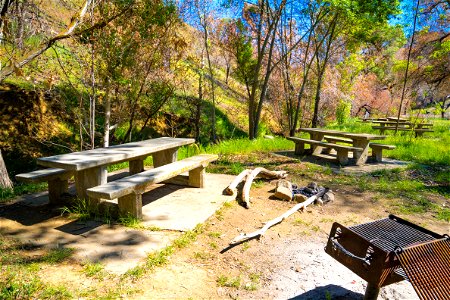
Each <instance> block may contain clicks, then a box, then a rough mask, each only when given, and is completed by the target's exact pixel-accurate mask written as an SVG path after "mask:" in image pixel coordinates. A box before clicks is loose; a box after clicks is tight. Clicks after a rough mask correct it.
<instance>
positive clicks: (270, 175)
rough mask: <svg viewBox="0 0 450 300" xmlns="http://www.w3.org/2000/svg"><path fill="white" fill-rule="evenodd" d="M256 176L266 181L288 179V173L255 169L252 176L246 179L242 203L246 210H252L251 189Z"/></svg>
mask: <svg viewBox="0 0 450 300" xmlns="http://www.w3.org/2000/svg"><path fill="white" fill-rule="evenodd" d="M256 176H259V177H262V178H264V179H274V178H286V176H287V172H286V171H269V170H267V169H265V168H255V169H254V170H253V171H251V172H250V174H248V175H247V178H246V179H245V184H244V188H243V190H242V201H243V202H244V206H245V208H250V187H251V186H252V182H253V179H255V178H256Z"/></svg>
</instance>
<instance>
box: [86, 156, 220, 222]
mask: <svg viewBox="0 0 450 300" xmlns="http://www.w3.org/2000/svg"><path fill="white" fill-rule="evenodd" d="M217 157H218V156H217V155H212V154H200V155H197V156H192V157H189V158H185V159H183V160H180V161H176V162H172V163H169V164H166V165H163V166H160V167H156V168H153V169H150V170H147V171H144V172H141V173H138V174H134V175H131V176H128V177H124V178H121V179H119V180H115V181H112V182H109V183H105V184H102V185H99V186H96V187H92V188H89V189H87V195H88V196H89V197H90V198H94V199H108V200H113V199H118V206H119V214H120V215H122V216H127V215H131V216H133V217H135V218H139V219H141V218H142V194H143V193H145V192H146V191H148V189H149V188H151V187H152V186H153V185H154V184H156V183H160V182H163V181H166V180H168V179H171V178H175V177H177V176H183V175H180V174H182V173H185V172H189V175H188V176H187V177H184V176H183V177H178V179H177V180H176V181H177V183H180V182H181V183H182V182H184V183H185V184H186V185H188V186H191V187H198V188H202V187H203V186H204V174H205V168H206V166H207V165H208V164H209V163H210V162H212V161H214V160H216V159H217Z"/></svg>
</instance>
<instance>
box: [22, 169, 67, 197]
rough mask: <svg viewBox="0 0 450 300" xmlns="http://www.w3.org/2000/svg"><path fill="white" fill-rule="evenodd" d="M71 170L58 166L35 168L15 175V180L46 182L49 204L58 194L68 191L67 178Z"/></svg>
mask: <svg viewBox="0 0 450 300" xmlns="http://www.w3.org/2000/svg"><path fill="white" fill-rule="evenodd" d="M73 174H74V173H73V172H71V171H67V170H64V169H58V168H49V169H42V170H36V171H33V172H29V173H22V174H17V175H16V180H18V181H22V182H27V183H39V182H45V181H47V183H48V199H49V202H50V203H51V204H55V203H57V202H58V200H59V198H60V196H61V195H62V194H64V193H67V192H68V191H69V179H70V178H71V177H72V176H73Z"/></svg>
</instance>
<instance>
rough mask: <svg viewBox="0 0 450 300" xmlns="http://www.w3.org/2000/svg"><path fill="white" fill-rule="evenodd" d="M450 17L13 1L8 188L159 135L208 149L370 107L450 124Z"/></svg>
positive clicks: (303, 6)
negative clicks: (85, 156) (57, 160)
mask: <svg viewBox="0 0 450 300" xmlns="http://www.w3.org/2000/svg"><path fill="white" fill-rule="evenodd" d="M449 12H450V1H448V0H444V1H438V0H422V1H414V2H412V1H403V2H402V1H400V2H398V1H396V0H380V1H363V0H340V1H338V0H330V1H287V0H275V1H270V0H259V1H250V2H244V1H234V0H233V1H231V0H230V1H222V2H219V1H199V0H186V1H181V2H172V1H161V0H153V1H150V0H83V1H82V0H52V1H41V0H0V111H1V119H0V151H1V152H0V170H1V175H2V176H1V178H2V183H1V184H2V186H8V185H10V182H9V180H7V178H8V176H7V175H8V173H6V167H7V169H8V171H9V175H14V174H15V173H17V172H22V171H26V170H29V169H33V168H35V165H34V164H35V163H34V160H33V159H32V158H36V157H40V156H43V155H48V154H55V153H63V152H69V151H79V150H85V149H90V148H94V147H98V146H108V145H110V144H117V143H124V142H128V141H133V140H141V139H147V138H153V137H158V136H192V137H195V139H196V140H197V142H198V143H199V144H202V145H207V144H210V143H217V142H220V141H223V140H227V139H231V138H249V139H255V138H257V137H259V136H262V135H265V134H268V133H272V134H277V135H282V136H287V135H294V134H295V133H296V129H297V128H299V127H309V126H312V127H321V126H325V125H327V124H330V123H332V122H338V123H344V122H345V121H347V120H348V119H349V118H351V117H356V116H360V117H361V116H363V115H364V114H365V113H366V111H368V112H370V114H371V116H392V115H395V116H396V115H397V114H398V113H399V112H400V113H401V114H402V115H403V114H406V115H409V116H419V115H420V116H427V117H441V118H445V117H446V116H447V115H448V112H447V111H448V107H449V104H450V99H449V98H450V97H449V94H450V92H449V91H450V85H449V74H450V72H449V70H450V38H449V22H448V21H449ZM405 74H407V76H406V77H405ZM405 78H406V79H407V80H406V81H405ZM5 163H6V165H5Z"/></svg>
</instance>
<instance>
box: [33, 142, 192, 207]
mask: <svg viewBox="0 0 450 300" xmlns="http://www.w3.org/2000/svg"><path fill="white" fill-rule="evenodd" d="M194 142H195V140H194V139H190V138H170V137H161V138H156V139H149V140H144V141H140V142H132V143H127V144H122V145H115V146H111V147H106V148H96V149H92V150H87V151H80V152H73V153H67V154H60V155H54V156H49V157H42V158H38V159H37V163H38V164H39V165H41V166H45V167H50V168H61V169H65V170H68V171H74V172H75V176H74V177H75V186H76V190H77V196H78V197H79V198H87V196H86V189H88V188H91V187H95V186H98V185H101V184H105V183H106V181H107V169H106V167H107V166H108V165H110V164H115V163H120V162H124V161H128V162H129V170H130V174H136V173H140V172H142V171H143V170H144V160H145V158H146V157H147V156H149V155H152V156H153V165H154V167H159V166H162V165H165V164H168V163H171V162H174V161H176V160H177V150H178V148H179V147H181V146H184V145H189V144H192V143H194Z"/></svg>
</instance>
